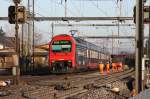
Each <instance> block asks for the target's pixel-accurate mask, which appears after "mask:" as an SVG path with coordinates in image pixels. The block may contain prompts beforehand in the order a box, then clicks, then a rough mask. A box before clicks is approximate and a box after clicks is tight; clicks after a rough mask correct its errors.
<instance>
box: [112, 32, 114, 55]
mask: <svg viewBox="0 0 150 99" xmlns="http://www.w3.org/2000/svg"><path fill="white" fill-rule="evenodd" d="M112 36H114V33H113V31H112ZM113 42H114V39H113V37H112V54H113V47H114V43H113Z"/></svg>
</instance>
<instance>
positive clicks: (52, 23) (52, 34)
mask: <svg viewBox="0 0 150 99" xmlns="http://www.w3.org/2000/svg"><path fill="white" fill-rule="evenodd" d="M53 36H54V23H52V38H53Z"/></svg>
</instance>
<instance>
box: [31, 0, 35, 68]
mask: <svg viewBox="0 0 150 99" xmlns="http://www.w3.org/2000/svg"><path fill="white" fill-rule="evenodd" d="M32 3H33V8H32V10H33V16H32V17H33V19H34V0H33V2H32ZM32 21H33V28H32V29H33V44H32V50H33V51H32V53H33V55H32V57H33V69H34V65H35V64H34V20H32ZM33 71H34V70H33Z"/></svg>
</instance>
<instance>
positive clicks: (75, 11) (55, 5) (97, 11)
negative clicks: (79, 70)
mask: <svg viewBox="0 0 150 99" xmlns="http://www.w3.org/2000/svg"><path fill="white" fill-rule="evenodd" d="M0 1H1V3H0V8H1V9H0V16H7V15H8V7H9V6H10V5H13V2H12V1H13V0H0ZM27 1H28V0H22V2H21V5H24V6H27ZM30 1H31V2H32V0H30ZM135 1H136V0H122V1H121V2H119V0H67V16H68V17H71V16H72V17H73V16H74V17H86V16H87V17H90V16H93V17H105V16H106V17H113V16H124V17H128V16H129V17H132V16H133V7H134V5H135ZM64 2H65V0H35V13H36V16H43V17H44V16H59V17H60V16H65V15H64V13H65V10H64V9H65V3H64ZM112 22H113V23H114V22H116V21H85V22H72V21H69V23H76V24H80V23H84V24H89V23H90V24H107V23H108V24H110V23H112ZM54 23H55V24H61V23H65V24H68V23H67V22H60V21H55V22H54ZM125 23H126V24H128V23H130V24H133V22H132V21H125ZM122 24H124V23H122ZM0 26H2V27H3V29H4V31H6V32H7V33H8V34H7V35H9V36H14V33H13V32H14V28H13V25H10V24H9V23H8V22H7V21H0ZM71 29H75V30H78V31H79V35H80V36H84V35H91V36H96V35H112V33H113V34H114V35H117V34H118V27H79V26H72V27H55V26H54V33H55V34H60V33H67V34H68V32H69V31H70V30H71ZM35 30H36V32H38V33H39V34H41V35H42V38H43V40H44V41H45V42H48V41H50V37H51V22H45V21H44V22H35ZM119 31H120V35H122V36H123V35H132V36H134V35H135V34H134V32H135V29H134V27H129V26H128V27H120V29H119ZM93 41H94V40H93ZM97 41H98V40H97ZM97 41H95V42H97ZM120 42H125V43H122V44H124V45H120V46H122V48H124V47H125V48H126V50H127V49H129V48H127V47H126V45H129V46H128V47H131V48H132V46H133V44H131V43H130V41H129V40H124V41H120ZM108 43H109V44H111V40H108ZM104 45H107V44H105V43H104Z"/></svg>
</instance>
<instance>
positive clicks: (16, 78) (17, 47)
mask: <svg viewBox="0 0 150 99" xmlns="http://www.w3.org/2000/svg"><path fill="white" fill-rule="evenodd" d="M17 13H18V3H15V20H16V23H15V39H16V53H17V57H18V60H17V59H16V61H18V62H16V63H17V64H16V69H15V71H14V72H16V75H14V76H15V77H14V84H15V85H18V84H19V77H20V68H19V57H20V51H19V38H18V30H19V25H18V16H17Z"/></svg>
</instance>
